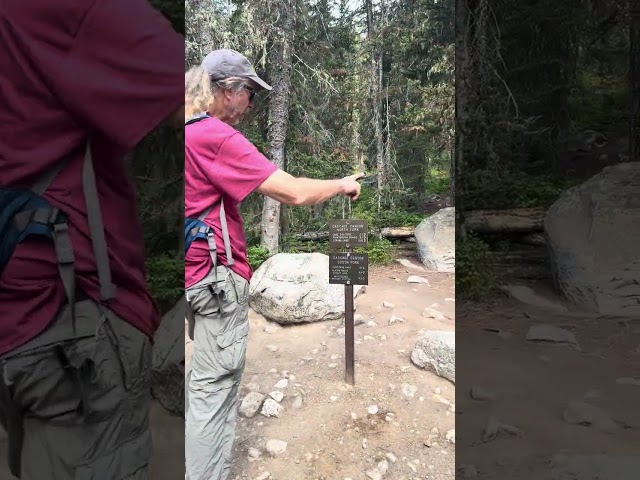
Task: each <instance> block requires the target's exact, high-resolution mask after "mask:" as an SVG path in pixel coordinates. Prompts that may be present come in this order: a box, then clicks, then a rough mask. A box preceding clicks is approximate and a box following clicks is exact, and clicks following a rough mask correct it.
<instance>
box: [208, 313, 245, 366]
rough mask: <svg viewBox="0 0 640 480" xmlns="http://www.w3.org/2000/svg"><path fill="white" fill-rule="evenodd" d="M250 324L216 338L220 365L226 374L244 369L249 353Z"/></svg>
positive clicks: (242, 325) (235, 328) (239, 326)
mask: <svg viewBox="0 0 640 480" xmlns="http://www.w3.org/2000/svg"><path fill="white" fill-rule="evenodd" d="M248 334H249V322H242V323H241V324H239V325H238V326H237V327H234V328H232V329H229V330H227V331H226V332H224V333H222V334H220V335H218V336H217V337H216V343H217V344H218V347H219V349H220V350H219V351H218V356H219V359H218V363H219V365H220V366H221V367H222V369H223V370H225V372H226V373H229V374H233V373H236V372H238V371H240V370H242V369H243V367H244V363H245V357H246V351H247V336H248Z"/></svg>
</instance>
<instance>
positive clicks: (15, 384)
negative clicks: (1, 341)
mask: <svg viewBox="0 0 640 480" xmlns="http://www.w3.org/2000/svg"><path fill="white" fill-rule="evenodd" d="M76 329H77V330H76V334H75V335H74V334H73V330H72V324H71V318H70V315H69V309H68V307H65V309H64V310H63V311H62V312H61V314H60V315H59V316H58V318H57V319H56V320H55V321H54V322H53V323H52V324H51V325H50V326H49V327H48V328H47V329H46V330H45V331H44V332H43V333H42V334H40V335H39V336H38V337H36V338H35V339H33V340H31V341H30V342H28V343H27V344H25V345H23V346H22V347H20V348H19V349H17V350H15V351H12V352H10V353H9V354H6V355H4V356H2V357H1V358H0V374H1V377H0V422H2V425H3V427H4V428H5V430H6V431H7V434H8V440H9V465H10V468H11V471H12V473H13V475H15V476H16V477H17V478H19V479H21V480H45V479H46V480H146V479H147V478H148V464H149V459H150V455H151V447H152V444H151V432H150V428H149V409H150V401H151V396H150V373H151V372H150V370H151V342H150V341H149V339H148V338H147V336H145V335H144V334H143V333H142V332H140V331H139V330H137V329H136V328H134V327H133V326H131V325H129V324H128V323H126V322H124V321H123V320H121V319H120V318H118V317H117V316H116V315H114V314H113V313H112V312H110V311H109V310H106V309H103V308H101V307H98V306H97V305H96V304H95V303H93V302H92V301H90V300H83V301H79V302H78V303H76Z"/></svg>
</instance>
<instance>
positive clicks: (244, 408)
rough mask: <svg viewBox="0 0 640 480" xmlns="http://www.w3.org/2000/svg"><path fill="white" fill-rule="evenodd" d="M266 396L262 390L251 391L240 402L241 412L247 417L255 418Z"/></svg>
mask: <svg viewBox="0 0 640 480" xmlns="http://www.w3.org/2000/svg"><path fill="white" fill-rule="evenodd" d="M264 399H265V396H264V395H263V394H261V393H260V392H249V393H248V394H247V396H246V397H244V398H243V399H242V403H241V404H240V408H239V410H238V411H239V413H240V415H242V416H243V417H245V418H253V417H254V416H255V414H256V413H258V410H260V407H261V406H262V402H263V400H264Z"/></svg>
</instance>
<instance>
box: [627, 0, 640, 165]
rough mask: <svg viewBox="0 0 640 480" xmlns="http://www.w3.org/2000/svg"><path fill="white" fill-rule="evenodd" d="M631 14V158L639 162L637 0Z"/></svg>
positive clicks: (639, 34) (639, 26) (639, 37)
mask: <svg viewBox="0 0 640 480" xmlns="http://www.w3.org/2000/svg"><path fill="white" fill-rule="evenodd" d="M629 14H630V15H629V16H630V28H629V54H630V58H629V86H630V90H631V91H630V93H631V95H630V97H631V111H630V112H629V115H630V118H629V127H630V132H629V133H630V136H629V159H630V160H631V161H633V162H637V161H640V58H639V57H640V5H638V2H637V1H636V0H630V1H629Z"/></svg>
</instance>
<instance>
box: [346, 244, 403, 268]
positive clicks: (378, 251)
mask: <svg viewBox="0 0 640 480" xmlns="http://www.w3.org/2000/svg"><path fill="white" fill-rule="evenodd" d="M355 252H356V253H367V254H368V255H369V264H370V265H388V264H390V263H391V262H392V261H393V258H394V247H393V243H391V242H390V241H389V240H387V239H386V238H382V239H369V244H368V245H367V247H366V248H356V249H355Z"/></svg>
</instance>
